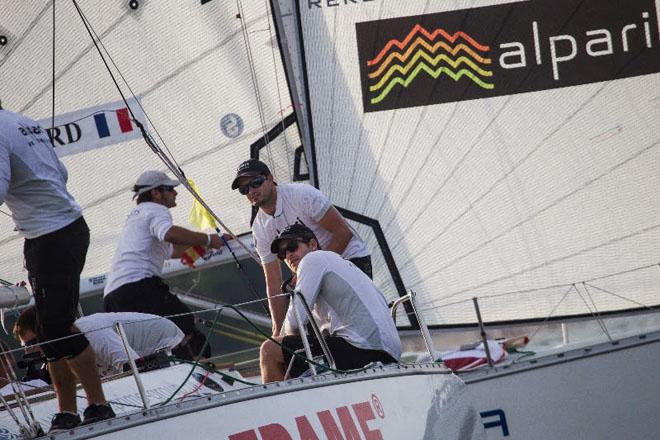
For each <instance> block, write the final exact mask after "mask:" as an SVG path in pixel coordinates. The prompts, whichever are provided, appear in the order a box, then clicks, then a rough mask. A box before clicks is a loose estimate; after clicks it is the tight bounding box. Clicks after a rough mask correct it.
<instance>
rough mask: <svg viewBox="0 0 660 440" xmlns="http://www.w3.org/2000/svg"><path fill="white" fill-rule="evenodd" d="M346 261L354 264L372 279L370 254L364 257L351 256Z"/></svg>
mask: <svg viewBox="0 0 660 440" xmlns="http://www.w3.org/2000/svg"><path fill="white" fill-rule="evenodd" d="M348 261H350V262H351V263H353V264H355V265H356V266H357V268H358V269H360V270H361V271H362V272H364V273H365V274H366V275H367V276H368V277H369V278H371V279H372V280H373V279H374V276H373V274H372V273H371V255H367V256H366V257H356V258H351V259H349V260H348Z"/></svg>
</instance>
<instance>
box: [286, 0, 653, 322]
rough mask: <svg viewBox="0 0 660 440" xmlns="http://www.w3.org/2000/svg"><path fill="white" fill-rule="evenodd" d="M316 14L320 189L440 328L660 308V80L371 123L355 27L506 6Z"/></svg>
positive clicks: (380, 6)
mask: <svg viewBox="0 0 660 440" xmlns="http://www.w3.org/2000/svg"><path fill="white" fill-rule="evenodd" d="M311 3H314V2H299V3H298V8H299V12H300V14H301V26H302V27H301V29H302V35H303V41H304V49H305V57H306V66H305V67H306V69H307V78H308V79H309V84H308V92H309V93H310V102H311V116H312V117H311V121H312V123H313V133H314V141H315V150H316V161H317V167H318V182H319V185H320V189H321V190H322V191H324V192H325V193H326V194H328V195H329V197H330V199H331V200H332V201H333V202H334V203H335V204H336V205H338V206H341V207H344V208H347V209H349V210H352V211H355V212H358V213H361V214H364V215H366V216H368V217H371V218H374V219H377V220H378V221H379V222H380V224H381V226H382V227H383V229H384V232H385V235H386V237H387V239H388V242H389V244H390V247H391V248H392V253H393V256H394V259H395V260H396V262H397V265H398V267H399V269H400V271H401V275H402V277H403V281H404V283H405V284H406V286H407V287H408V288H411V289H413V290H415V291H417V292H418V293H419V295H420V296H421V298H422V302H423V309H424V311H425V316H426V318H427V320H428V321H429V322H430V323H433V324H456V323H464V322H474V321H475V320H476V318H475V313H474V310H473V307H472V302H471V298H472V297H475V296H477V297H481V298H482V299H481V308H482V314H483V315H484V319H485V320H487V321H508V320H519V319H530V318H537V319H538V318H545V317H548V316H550V315H551V314H553V315H555V316H557V315H574V314H588V313H590V309H591V310H593V309H594V303H595V306H596V308H597V309H598V310H599V311H607V310H620V309H629V308H637V307H642V305H649V306H650V305H657V304H658V303H660V292H659V289H658V287H659V286H660V284H659V281H660V266H658V263H659V262H660V198H658V196H657V188H659V187H660V186H659V185H660V151H659V150H660V92H659V90H660V75H658V74H651V75H644V76H638V77H632V78H626V79H620V80H616V81H608V82H600V83H592V84H585V85H580V86H574V87H567V88H560V89H552V90H544V91H538V92H531V93H522V94H516V95H510V96H501V97H494V98H487V99H477V100H471V101H462V102H454V103H447V104H436V105H429V106H423V107H411V108H403V109H396V110H385V111H377V112H371V113H364V112H363V104H362V95H361V89H360V72H359V70H358V65H359V63H358V47H357V44H356V23H361V22H365V21H372V20H378V19H386V18H394V17H405V16H413V15H419V14H428V13H434V12H443V11H450V10H457V9H464V8H474V7H478V6H486V5H494V4H500V3H501V2H494V1H463V0H459V1H452V2H428V1H405V2H401V1H389V0H378V1H373V2H364V3H358V4H352V3H347V4H345V2H338V3H339V4H338V5H334V6H333V7H329V6H328V5H326V4H325V3H326V2H322V6H323V7H317V6H312V5H311ZM327 3H333V4H334V3H336V2H327ZM656 6H657V5H656ZM450 31H451V30H450ZM530 31H531V29H530ZM404 37H405V34H404V35H401V36H400V38H401V39H403V38H404ZM654 44H660V42H657V41H655V42H654ZM369 246H370V247H371V248H372V249H373V248H374V247H375V246H376V243H375V241H374V240H371V241H370V242H369ZM645 266H649V267H648V268H647V269H639V270H636V269H638V268H641V267H645ZM379 269H380V268H379ZM379 269H377V270H379ZM624 271H632V272H630V273H626V274H621V273H622V272H624ZM617 274H618V275H617ZM601 277H603V278H601ZM588 280H592V281H590V282H589V283H588V284H586V285H583V284H580V283H581V282H582V281H588ZM571 283H577V284H576V288H577V289H579V291H580V293H581V294H578V293H577V292H576V291H575V289H573V288H571ZM601 289H602V290H601ZM605 291H607V292H610V293H606V292H605ZM507 292H520V293H518V294H509V295H506V293H507ZM500 295H501V296H500ZM617 295H619V296H617ZM564 296H565V298H564ZM562 298H563V300H562ZM592 300H593V303H592V302H591V301H592Z"/></svg>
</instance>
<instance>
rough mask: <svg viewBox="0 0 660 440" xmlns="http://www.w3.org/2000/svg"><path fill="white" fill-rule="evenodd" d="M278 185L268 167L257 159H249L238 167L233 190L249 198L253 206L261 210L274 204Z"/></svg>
mask: <svg viewBox="0 0 660 440" xmlns="http://www.w3.org/2000/svg"><path fill="white" fill-rule="evenodd" d="M276 185H277V184H276V183H275V181H274V180H273V175H272V174H271V173H270V169H268V165H266V164H265V163H263V162H261V161H260V160H257V159H248V160H246V161H245V162H243V163H241V164H240V165H239V166H238V169H237V170H236V177H235V178H234V181H233V182H232V184H231V189H237V190H238V192H240V193H241V194H243V195H244V196H247V198H248V200H249V201H250V203H251V204H252V206H254V207H256V208H260V207H262V206H264V205H268V204H269V203H271V202H272V200H273V198H274V197H275V193H276V191H277V189H276Z"/></svg>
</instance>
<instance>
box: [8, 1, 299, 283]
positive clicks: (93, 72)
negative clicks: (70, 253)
mask: <svg viewBox="0 0 660 440" xmlns="http://www.w3.org/2000/svg"><path fill="white" fill-rule="evenodd" d="M130 3H131V2H128V1H79V2H78V4H79V5H80V8H81V10H82V11H83V13H84V15H85V16H86V18H87V20H88V22H89V24H90V25H91V27H92V29H93V30H94V32H95V33H96V35H98V37H99V38H100V41H101V43H102V49H104V52H105V51H107V53H106V54H105V55H106V58H107V60H108V63H109V65H110V68H111V69H112V71H113V73H114V75H115V77H116V78H117V81H118V82H119V84H120V86H121V89H122V91H123V93H124V95H125V96H126V97H127V98H128V101H129V105H130V106H131V110H132V111H133V113H134V114H135V116H136V117H137V118H138V119H139V120H141V121H143V122H145V125H146V127H147V130H148V131H149V133H150V134H151V136H153V137H154V138H155V139H156V140H157V142H158V143H159V144H160V145H161V147H163V148H167V149H169V151H170V152H171V155H172V157H173V158H174V159H175V160H176V161H177V162H178V164H179V165H180V167H181V168H182V169H183V171H184V172H185V173H186V176H187V177H188V178H190V179H193V180H194V181H195V183H196V184H197V186H198V187H199V189H200V191H201V193H202V196H203V197H204V198H205V200H206V202H207V203H208V204H209V205H210V206H211V208H212V209H213V210H214V211H215V212H216V213H217V214H218V216H219V217H220V218H221V219H222V220H223V222H224V223H225V224H227V225H228V226H229V227H230V228H231V229H232V230H233V232H235V233H237V234H239V233H244V232H247V231H249V220H250V207H249V204H248V203H247V202H246V201H245V199H244V197H243V196H241V195H239V194H238V192H237V191H231V190H230V186H231V181H232V179H233V176H234V173H235V169H236V167H237V166H238V164H239V163H240V162H242V161H243V160H245V159H247V158H249V157H250V145H251V144H252V143H253V142H255V141H257V140H258V139H259V138H261V137H262V136H264V134H266V133H268V131H269V130H271V129H273V127H275V126H276V125H277V124H281V123H282V121H283V120H284V119H285V118H286V117H287V116H289V115H290V114H291V113H293V108H292V105H291V98H290V94H289V92H288V88H287V84H286V79H285V75H284V70H283V67H282V58H281V54H280V51H279V47H278V44H277V40H276V35H275V28H274V25H273V23H272V22H271V17H270V10H269V4H268V2H254V1H250V2H240V1H239V2H224V1H211V2H206V3H205V4H201V2H199V1H196V2H178V1H168V2H163V1H153V0H151V1H149V0H146V1H145V0H140V1H139V2H135V3H136V4H137V8H136V9H133V8H132V7H131V5H130ZM55 4H56V10H55V47H56V52H55V116H56V121H55V122H56V126H58V129H59V131H58V137H57V139H56V140H55V146H56V149H58V151H62V152H63V153H64V151H65V150H66V154H60V156H61V159H62V160H63V162H64V163H65V165H66V166H67V168H68V170H69V183H68V186H69V189H70V191H71V192H72V194H73V195H74V197H75V198H76V200H77V201H78V202H79V203H80V204H81V205H82V207H83V212H84V215H85V218H86V219H87V222H88V224H89V226H90V229H91V246H90V249H89V252H88V256H87V264H86V265H85V270H84V272H83V275H84V276H96V275H102V274H104V273H105V272H106V271H107V270H108V269H109V266H110V260H111V258H112V255H113V253H114V249H115V246H116V244H117V238H118V234H119V231H120V230H121V227H122V225H123V223H124V219H125V216H126V215H127V213H128V212H129V211H130V209H131V206H132V205H133V204H134V201H132V200H131V196H132V193H131V191H130V189H131V187H132V186H133V184H134V182H135V180H136V178H137V176H138V175H139V174H140V173H141V172H142V171H144V170H147V169H161V170H164V169H165V165H164V164H163V163H162V162H161V161H160V160H159V159H158V158H157V156H156V155H155V154H154V153H153V152H152V151H151V149H150V148H149V147H148V146H147V144H146V143H145V142H144V140H143V139H142V136H141V135H140V133H139V130H138V128H137V127H136V125H135V123H132V122H130V121H127V120H126V119H127V118H128V116H130V115H128V114H127V112H126V110H121V109H122V108H125V107H126V106H125V104H124V103H123V101H122V98H121V96H120V94H119V92H118V90H117V88H116V86H115V84H114V83H113V81H112V79H111V77H110V75H109V74H108V72H107V70H106V67H105V66H104V63H103V62H102V60H101V58H100V56H99V54H98V53H97V50H96V48H95V46H94V43H93V41H92V39H91V37H90V36H89V35H88V32H87V30H86V29H85V27H84V25H83V21H82V20H81V18H80V16H79V14H78V12H77V11H76V8H75V7H74V6H75V5H74V3H73V2H56V3H55ZM0 6H1V7H2V10H3V11H6V12H7V13H3V15H2V17H1V18H0V34H2V35H4V36H6V43H5V44H4V45H0V77H1V78H2V80H1V81H0V99H2V104H3V106H4V108H6V109H8V110H12V111H18V112H22V113H25V114H26V115H28V116H31V117H33V118H34V119H37V120H41V121H42V122H43V123H44V124H45V125H47V126H50V122H49V121H50V120H51V117H52V109H51V107H52V95H53V90H52V73H51V61H52V54H51V51H52V44H53V42H52V39H53V36H52V33H53V19H52V2H47V1H35V2H24V1H20V0H1V1H0ZM119 74H121V76H120V75H119ZM124 80H125V82H124ZM126 84H128V85H129V86H130V90H129V89H128V87H127V85H126ZM133 94H134V95H135V98H133ZM137 101H139V103H140V104H141V106H142V107H143V109H144V111H142V109H141V108H139V107H136V106H135V103H136V102H137ZM117 109H119V110H120V111H119V112H118V111H116V110H117ZM122 111H123V112H124V113H122ZM127 115H128V116H127ZM145 115H146V116H145ZM67 117H68V119H67ZM146 118H148V119H149V121H146ZM67 123H68V124H69V125H68V126H67ZM72 124H77V127H76V126H74V125H72ZM122 124H123V125H122ZM67 129H68V131H67ZM161 139H162V140H161ZM69 144H76V145H77V146H74V147H73V148H72V147H71V145H69ZM299 146H300V137H299V134H298V131H297V128H296V124H295V123H293V124H287V128H286V129H285V130H284V132H283V133H282V134H280V135H279V136H277V137H276V138H275V139H274V140H271V142H270V143H268V144H267V145H266V146H265V147H264V148H263V149H262V150H261V152H260V157H261V158H262V159H263V160H265V161H266V162H267V163H268V164H269V165H270V166H271V168H272V171H273V173H274V175H275V176H276V178H277V179H278V181H280V182H289V181H291V180H292V179H293V172H292V170H293V164H294V152H295V149H296V148H297V147H299ZM71 151H73V152H74V153H71ZM303 160H304V156H303ZM181 192H182V191H180V193H181ZM191 201H192V198H191V197H190V196H188V195H187V194H180V195H179V197H178V200H177V202H178V205H179V206H178V207H176V208H175V209H173V210H172V214H173V216H174V221H175V223H176V224H182V225H187V224H188V215H189V212H190V208H191ZM3 211H4V212H8V211H7V210H6V208H3ZM1 217H2V218H0V228H1V230H2V237H1V238H0V255H1V256H0V265H1V266H2V271H0V272H1V273H0V278H3V279H7V280H11V281H12V282H14V281H19V280H25V279H26V278H27V275H26V273H25V271H24V269H23V258H22V255H21V252H22V240H21V239H20V237H19V236H18V234H16V233H15V232H13V228H14V226H13V223H12V221H11V219H10V218H9V217H8V216H6V215H2V216H1Z"/></svg>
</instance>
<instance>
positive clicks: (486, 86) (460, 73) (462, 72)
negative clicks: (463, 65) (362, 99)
mask: <svg viewBox="0 0 660 440" xmlns="http://www.w3.org/2000/svg"><path fill="white" fill-rule="evenodd" d="M422 70H423V71H425V72H426V73H428V74H429V75H430V76H431V77H432V78H434V79H438V77H439V76H440V75H441V74H442V73H444V74H445V75H449V76H450V77H451V78H452V79H453V80H454V81H458V80H459V79H461V77H462V76H467V77H468V78H470V79H471V80H472V81H473V82H474V83H475V84H477V85H478V86H479V87H481V88H482V89H489V90H490V89H494V88H495V84H492V83H487V82H485V81H482V80H481V79H480V78H479V77H478V76H476V75H475V74H474V73H472V71H470V70H468V69H461V70H459V71H458V72H454V71H453V70H451V69H449V68H447V67H445V66H442V67H440V68H439V69H436V70H433V69H431V68H430V67H429V66H427V65H426V63H423V62H422V63H420V64H418V65H417V67H416V68H415V70H413V72H412V73H411V74H410V76H408V77H407V78H406V79H402V78H400V77H396V78H394V79H393V80H392V81H390V82H389V84H387V86H386V87H385V90H383V91H382V92H381V93H380V95H378V96H377V97H375V98H372V99H371V101H370V102H371V103H372V104H378V103H379V102H381V101H382V100H383V99H385V97H386V96H387V95H388V94H389V93H390V91H391V90H392V88H393V87H394V86H395V85H397V84H401V85H402V86H403V87H408V86H409V85H410V83H411V82H412V81H413V80H414V79H415V77H416V76H417V74H418V73H419V72H421V71H422Z"/></svg>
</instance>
